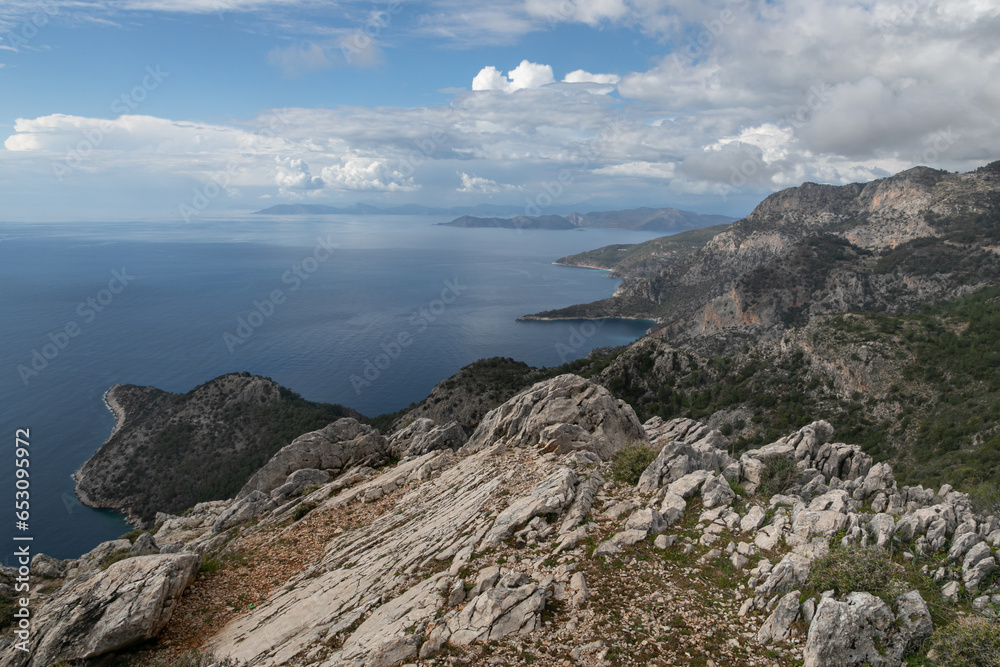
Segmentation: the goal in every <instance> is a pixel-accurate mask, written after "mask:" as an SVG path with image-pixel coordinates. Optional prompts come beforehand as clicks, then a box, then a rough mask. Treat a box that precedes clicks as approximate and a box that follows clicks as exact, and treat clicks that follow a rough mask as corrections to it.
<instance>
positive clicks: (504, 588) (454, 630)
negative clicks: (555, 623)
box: [447, 572, 546, 646]
mask: <svg viewBox="0 0 1000 667" xmlns="http://www.w3.org/2000/svg"><path fill="white" fill-rule="evenodd" d="M545 595H546V591H545V590H544V589H543V588H541V587H540V586H538V584H536V583H535V582H533V581H532V580H531V579H530V578H529V577H528V576H527V575H525V574H523V573H521V572H510V573H507V574H505V575H503V576H502V577H500V580H499V581H497V584H496V586H494V587H493V588H491V589H490V590H488V591H486V592H485V593H482V594H480V595H479V596H478V597H476V599H474V600H470V601H469V603H468V604H467V605H466V606H465V607H464V608H463V609H462V611H461V612H460V613H459V614H458V615H457V616H455V617H454V618H452V619H450V620H449V621H448V623H447V632H448V640H447V641H448V642H450V643H452V644H456V645H459V646H462V645H465V644H471V643H472V642H476V641H484V642H485V641H491V640H496V639H501V638H503V637H506V636H507V635H510V634H514V633H516V632H531V631H532V630H534V629H535V627H536V626H537V625H538V623H539V618H540V617H539V614H540V613H541V611H542V610H543V609H544V608H545Z"/></svg>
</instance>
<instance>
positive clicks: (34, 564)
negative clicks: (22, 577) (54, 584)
mask: <svg viewBox="0 0 1000 667" xmlns="http://www.w3.org/2000/svg"><path fill="white" fill-rule="evenodd" d="M66 565H67V561H64V560H59V559H58V558H52V557H51V556H46V555H45V554H35V557H34V558H32V559H31V574H32V575H34V576H36V577H43V578H45V579H60V578H62V577H63V576H64V575H65V574H66Z"/></svg>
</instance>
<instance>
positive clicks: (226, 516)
mask: <svg viewBox="0 0 1000 667" xmlns="http://www.w3.org/2000/svg"><path fill="white" fill-rule="evenodd" d="M275 507H277V503H275V502H274V501H273V500H271V497H270V496H268V495H267V494H266V493H264V492H263V491H253V492H251V493H250V494H249V495H247V496H244V497H243V498H241V499H239V500H237V501H235V502H234V503H233V504H232V505H230V506H229V509H227V510H226V511H225V512H223V513H222V514H221V515H220V516H219V518H218V519H216V521H215V525H214V526H212V531H213V532H216V533H221V532H222V531H224V530H229V529H230V528H232V527H233V526H237V525H239V524H241V523H243V522H244V521H250V520H251V519H254V518H256V517H258V516H260V515H262V514H266V513H267V512H270V511H271V510H273V509H274V508H275Z"/></svg>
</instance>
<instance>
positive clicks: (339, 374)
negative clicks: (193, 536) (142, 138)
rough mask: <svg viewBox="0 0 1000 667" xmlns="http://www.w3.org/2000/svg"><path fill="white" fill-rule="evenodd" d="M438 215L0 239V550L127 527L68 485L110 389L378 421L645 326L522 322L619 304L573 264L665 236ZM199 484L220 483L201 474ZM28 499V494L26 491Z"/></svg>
mask: <svg viewBox="0 0 1000 667" xmlns="http://www.w3.org/2000/svg"><path fill="white" fill-rule="evenodd" d="M442 221H444V220H443V219H439V218H434V217H432V216H419V217H417V216H414V217H409V216H360V217H350V216H328V217H322V218H294V219H287V218H271V217H266V216H249V217H248V218H245V219H241V220H202V221H198V222H193V223H190V224H185V223H181V222H136V221H128V222H124V221H123V222H108V223H94V222H87V223H76V224H64V223H59V224H55V223H32V224H28V223H0V286H2V289H0V313H2V320H0V400H2V405H3V410H2V415H0V419H2V428H3V432H4V433H5V434H6V436H5V437H6V438H7V440H8V449H7V454H6V455H4V456H3V458H2V459H0V489H2V490H3V491H2V492H0V498H6V499H7V500H6V502H8V503H10V507H9V511H7V512H0V517H3V516H6V517H7V518H6V519H3V520H2V523H3V524H4V525H3V526H2V530H0V538H2V539H3V540H4V542H5V543H6V544H7V545H9V547H5V548H3V549H2V551H0V560H2V561H3V562H4V563H7V564H10V563H11V562H12V559H13V552H14V548H15V547H14V544H15V543H14V541H13V540H12V537H13V536H15V535H17V536H22V537H24V536H31V537H33V538H34V541H33V542H32V552H33V553H37V552H44V553H47V554H50V555H53V556H56V557H59V558H71V557H77V556H79V555H80V554H81V553H84V552H86V551H88V550H90V549H91V548H93V547H94V546H95V545H96V544H98V543H99V542H101V541H104V540H107V539H112V538H115V537H117V536H119V535H121V534H122V533H124V532H126V531H128V530H129V529H130V528H129V526H128V525H127V524H126V523H125V522H124V520H123V519H122V518H121V517H120V516H119V515H117V514H115V513H112V512H107V511H97V510H92V509H89V508H86V507H83V506H82V505H80V504H79V503H78V502H77V501H76V499H75V496H74V495H73V480H72V479H71V474H72V473H73V472H74V471H75V470H76V469H77V468H79V466H80V465H82V464H83V462H84V461H85V460H86V459H87V458H88V457H89V456H90V455H91V454H92V453H93V452H94V450H96V449H97V448H98V447H100V446H101V444H102V443H103V442H104V441H105V440H106V439H107V438H108V436H109V435H110V433H111V429H112V427H113V425H114V419H113V417H112V415H111V413H110V412H108V410H107V409H106V407H105V405H104V402H103V395H104V393H105V392H106V391H107V390H108V388H109V387H111V385H113V384H115V383H122V384H138V385H152V386H156V387H159V388H161V389H165V390H168V391H173V392H187V391H189V390H191V389H193V388H194V387H195V386H197V385H199V384H201V383H203V382H206V381H208V380H210V379H212V378H214V377H217V376H219V375H221V374H223V373H228V372H233V371H250V372H251V373H256V374H259V375H264V376H268V377H271V378H272V379H274V380H275V381H277V382H279V383H280V384H282V385H284V386H286V387H289V388H291V389H292V390H294V391H296V392H298V393H300V394H302V395H303V396H304V397H305V398H307V399H309V400H313V401H323V402H329V403H341V404H343V405H347V406H349V407H352V408H354V409H356V410H359V411H360V412H362V413H363V414H366V415H369V416H375V415H378V414H382V413H385V412H390V411H395V410H398V409H400V408H403V407H406V406H407V405H409V404H410V403H412V402H414V401H419V400H421V399H422V398H424V397H425V396H426V395H427V394H428V393H429V392H430V390H431V389H432V388H433V387H434V385H435V384H437V383H438V382H439V381H441V380H443V379H444V378H446V377H448V376H450V375H452V374H454V373H455V372H456V371H458V370H459V369H460V368H461V367H462V366H464V365H466V364H468V363H471V362H473V361H475V360H476V359H480V358H483V357H492V356H505V357H513V358H515V359H518V360H522V361H525V362H527V363H529V364H532V365H536V366H552V365H557V364H560V363H562V362H564V361H570V360H572V359H576V358H579V357H582V356H585V355H586V354H587V353H588V352H589V351H590V350H592V349H593V348H595V347H601V346H607V345H621V344H624V343H628V342H631V341H633V340H635V339H636V338H638V337H640V336H641V335H642V334H643V333H644V332H645V331H646V328H647V327H648V326H649V323H646V322H630V321H608V322H606V323H604V324H603V325H601V326H594V325H593V324H590V323H584V322H517V321H516V318H517V317H518V316H520V315H523V314H526V313H533V312H538V311H541V310H547V309H552V308H558V307H562V306H567V305H570V304H574V303H583V302H588V301H594V300H597V299H602V298H605V297H608V296H610V295H611V294H612V293H613V292H614V290H615V288H616V287H617V285H618V281H616V280H612V279H609V278H608V276H607V274H606V273H605V272H602V271H593V270H587V269H576V268H568V267H561V266H554V265H552V261H553V260H555V259H557V258H559V257H562V256H564V255H568V254H572V253H576V252H581V251H584V250H591V249H594V248H598V247H600V246H604V245H608V244H611V243H639V242H642V241H645V240H648V239H651V238H654V237H656V236H659V234H651V233H642V232H629V231H622V230H586V231H547V230H530V231H529V230H523V231H520V232H519V231H516V230H505V229H459V228H451V227H442V226H435V223H437V222H442ZM17 429H29V430H30V438H29V441H30V445H29V447H28V449H29V450H30V468H29V470H30V477H29V478H28V479H29V482H30V489H29V492H30V505H31V507H30V519H29V521H28V528H27V530H24V531H22V530H19V529H18V528H17V527H16V525H15V515H14V510H15V508H14V507H13V505H14V500H15V498H14V491H15V484H16V480H15V444H16V443H15V432H16V431H17ZM205 474H211V471H210V470H206V471H205ZM22 486H23V482H22Z"/></svg>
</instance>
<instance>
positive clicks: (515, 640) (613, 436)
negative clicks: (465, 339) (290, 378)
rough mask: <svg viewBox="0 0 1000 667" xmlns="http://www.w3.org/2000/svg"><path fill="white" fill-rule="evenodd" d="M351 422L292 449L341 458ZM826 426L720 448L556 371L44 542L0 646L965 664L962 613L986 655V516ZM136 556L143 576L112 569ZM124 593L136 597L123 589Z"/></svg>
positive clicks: (139, 657)
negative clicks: (262, 473) (348, 461)
mask: <svg viewBox="0 0 1000 667" xmlns="http://www.w3.org/2000/svg"><path fill="white" fill-rule="evenodd" d="M352 421H353V420H349V419H347V420H341V421H340V422H337V423H335V424H334V425H333V426H334V427H335V428H334V430H331V431H329V432H327V431H324V435H323V437H322V438H320V439H316V438H314V439H313V440H311V441H310V442H312V443H313V444H312V445H311V448H312V449H311V451H313V452H314V453H315V454H316V455H317V456H319V457H322V456H324V455H329V456H332V457H334V458H337V460H342V458H338V457H340V456H341V455H340V454H337V452H342V451H343V450H344V443H345V442H347V441H346V440H339V439H338V438H348V437H353V438H357V437H358V434H361V432H362V431H363V430H364V429H360V430H359V428H358V426H356V425H354V424H351V422H352ZM352 434H354V435H352ZM834 435H835V434H834V429H833V428H832V427H831V426H830V425H829V424H828V423H826V422H822V421H819V422H815V423H812V424H810V425H808V426H806V427H804V428H802V429H799V430H797V431H795V432H792V433H789V434H787V435H786V436H785V437H782V438H779V439H778V440H776V441H774V442H771V443H768V444H767V445H765V446H763V447H759V448H756V449H753V450H749V451H746V452H743V453H742V454H741V455H739V456H733V455H732V454H731V453H730V452H731V445H732V443H731V442H730V440H729V439H728V438H727V437H726V436H724V435H723V434H722V433H720V432H719V431H716V430H713V429H711V428H709V427H707V426H705V425H704V424H701V423H698V422H695V421H693V420H689V419H678V420H672V421H669V422H665V421H663V420H661V419H659V418H654V419H651V420H649V421H647V422H646V423H645V424H640V423H639V421H638V420H637V418H636V415H635V413H634V412H633V411H632V409H631V408H630V407H629V406H628V405H627V404H625V403H623V402H621V401H618V400H616V399H615V398H613V397H612V396H611V395H610V394H609V393H608V392H607V390H605V389H604V388H602V387H601V386H599V385H596V384H594V383H592V382H589V381H587V380H584V379H582V378H579V377H576V376H573V375H561V376H558V377H555V378H553V379H551V380H546V381H544V382H542V383H539V384H536V385H534V386H533V387H530V388H529V389H527V390H525V391H524V392H522V393H520V394H518V395H517V396H515V397H513V398H512V399H511V400H510V401H508V402H506V403H504V404H503V405H501V406H499V407H498V408H496V409H495V410H493V411H491V412H490V413H489V414H487V415H486V417H485V418H484V419H483V420H482V421H481V423H480V426H479V427H478V428H477V429H476V430H475V432H474V433H472V435H471V436H470V437H469V439H468V441H467V442H466V443H465V444H463V445H461V446H458V443H457V442H456V443H454V445H453V446H458V449H455V450H453V449H452V448H451V447H448V446H446V447H444V448H442V449H436V450H434V451H429V452H427V453H417V452H416V451H413V450H407V451H406V452H404V454H405V455H404V457H403V458H402V459H401V460H400V461H399V462H398V463H395V464H393V465H391V466H389V467H386V468H383V469H381V470H374V469H372V468H369V467H365V466H364V465H363V464H357V465H353V466H351V467H347V468H346V469H343V468H342V469H339V470H338V469H328V470H319V469H308V468H306V469H300V470H296V471H293V472H291V473H290V474H289V475H288V478H287V481H286V482H285V483H284V484H283V485H281V486H279V487H276V488H272V489H270V490H269V491H268V490H266V488H265V487H259V488H255V489H254V490H253V492H251V493H249V494H246V495H242V497H239V498H236V499H233V500H229V501H220V502H213V503H203V504H200V505H198V506H196V507H195V508H193V510H192V511H191V512H189V513H187V514H186V515H185V516H174V515H168V514H161V515H158V517H157V519H158V521H157V524H158V525H157V529H156V532H155V533H153V534H144V535H143V536H142V537H140V538H139V539H137V540H136V541H135V543H134V544H132V545H130V544H129V541H128V540H124V541H121V542H118V543H107V544H105V545H101V546H100V547H98V549H96V550H95V552H94V553H92V554H88V555H87V556H85V557H83V558H81V559H80V560H78V561H70V562H60V561H52V559H45V557H43V556H37V557H36V561H35V567H36V569H37V571H38V572H45V573H46V575H47V576H50V577H53V579H51V580H50V584H51V585H53V586H55V587H56V590H55V592H53V593H52V594H51V595H52V599H51V601H50V602H48V603H46V604H45V605H44V606H43V607H42V608H41V610H40V611H39V615H38V616H37V622H38V625H37V626H36V628H35V632H34V635H33V638H32V640H31V641H32V643H31V651H29V652H28V653H22V652H18V651H16V649H13V648H12V647H9V646H8V647H7V648H6V649H4V650H5V653H4V654H3V659H4V664H11V665H17V666H18V667H25V666H26V667H35V666H36V665H37V666H40V665H51V664H54V663H56V662H57V661H59V660H67V661H71V660H77V659H82V658H95V657H97V656H98V654H103V655H104V656H105V657H107V655H108V652H117V653H118V659H119V660H126V661H133V662H131V663H130V662H125V663H124V664H141V661H143V660H146V661H150V660H160V661H161V662H159V663H148V662H147V664H171V662H170V661H171V660H175V661H176V660H179V659H180V658H179V656H182V655H186V654H187V652H188V651H189V650H190V649H198V650H200V651H201V652H202V654H203V655H204V656H213V658H212V660H214V661H215V664H220V665H222V664H225V665H270V666H278V665H324V666H330V667H332V666H340V665H356V666H358V667H361V666H365V667H372V666H389V665H402V664H408V665H418V664H421V665H423V664H427V665H430V664H436V665H442V664H446V665H460V664H465V665H469V664H476V665H478V664H512V665H521V664H539V665H565V664H582V665H602V664H608V665H669V664H702V665H711V664H715V665H774V664H777V665H782V666H784V665H793V664H804V665H808V666H810V667H834V666H836V667H845V666H851V665H858V666H860V665H865V664H871V665H893V666H896V665H901V664H902V663H903V660H904V659H907V660H909V661H910V662H909V663H908V664H923V663H920V662H914V661H920V660H925V659H926V656H928V655H930V656H931V659H933V660H937V661H938V662H936V663H935V664H959V663H951V662H949V660H950V659H951V658H952V657H953V656H954V655H955V651H956V650H957V649H956V648H955V637H959V638H961V637H963V636H965V635H962V634H961V633H962V632H965V629H966V628H967V627H971V628H972V630H970V631H969V632H971V633H972V634H970V635H969V636H974V637H978V639H976V640H972V641H973V643H972V644H971V646H972V648H973V649H974V650H976V651H979V652H981V653H983V654H987V653H988V652H990V651H992V653H991V655H993V656H994V657H993V658H992V660H995V659H996V658H997V657H1000V640H998V639H997V632H996V630H995V629H993V630H991V629H990V628H995V625H992V624H993V623H994V621H992V620H990V619H993V618H994V615H995V614H996V610H997V609H998V608H1000V587H998V582H997V576H996V572H997V558H996V553H995V550H996V548H997V547H998V546H1000V520H998V519H997V517H996V516H993V515H991V514H989V513H987V512H983V511H982V510H980V509H977V508H976V507H974V505H973V504H972V502H971V500H970V498H969V496H967V495H965V494H962V493H958V492H956V491H954V490H952V489H951V488H950V487H948V486H945V487H942V488H940V489H927V488H923V487H920V486H913V487H910V486H901V485H900V484H898V483H897V482H896V480H895V478H894V475H893V471H892V469H891V467H890V466H888V465H886V464H875V463H873V461H872V459H871V457H869V456H868V455H866V454H865V453H864V452H863V451H861V449H860V448H859V447H858V446H856V445H851V444H843V443H841V442H838V441H837V440H836V439H835V438H834ZM303 437H305V436H303ZM397 437H398V434H395V433H393V434H390V437H389V439H388V440H389V441H392V440H394V439H397ZM324 443H325V444H324ZM293 444H294V443H293ZM292 446H293V445H289V447H292ZM276 460H279V461H281V462H282V463H281V464H280V466H278V467H280V468H281V472H282V473H284V472H286V471H288V470H289V469H290V468H291V467H294V466H290V465H289V462H290V461H292V460H293V457H291V456H289V455H287V454H285V455H281V454H279V458H278V459H276ZM324 461H325V459H324ZM307 463H308V462H304V463H303V465H305V464H307ZM318 465H326V463H325V462H323V463H320V464H318ZM268 466H270V467H271V468H273V469H277V468H276V467H275V466H274V465H272V464H271V463H269V464H268ZM265 469H267V466H266V467H265ZM323 475H327V478H326V479H324V478H323ZM279 476H280V475H279ZM302 478H310V479H312V480H314V481H313V482H312V483H311V484H308V485H299V486H298V487H297V488H289V487H288V485H289V484H291V485H293V486H294V485H295V483H296V480H297V479H302ZM275 479H277V477H275ZM266 486H267V487H270V486H273V484H268V485H266ZM157 551H159V552H161V554H160V555H155V552H157ZM162 552H169V553H168V554H166V555H164V554H163V553H162ZM144 553H145V554H146V555H142V554H144ZM171 554H172V555H171ZM199 557H200V558H201V561H202V562H203V563H205V564H206V565H203V566H202V570H201V573H200V574H199V575H198V576H197V577H196V578H195V579H194V581H193V582H190V583H189V579H190V572H191V570H190V567H191V562H194V563H197V562H198V558H199ZM185 559H187V560H185ZM191 559H193V561H192V560H191ZM108 563H111V564H110V565H108ZM102 567H104V568H106V569H103V570H102V569H101V568H102ZM139 573H149V576H150V577H153V576H156V577H162V578H163V582H164V583H163V586H162V587H161V586H157V587H155V590H156V591H161V592H158V593H157V594H156V596H155V597H148V598H147V593H146V590H147V589H148V585H147V586H145V587H143V586H140V587H138V588H137V587H135V586H130V585H128V582H130V581H134V580H136V579H135V577H137V576H139ZM154 573H156V574H154ZM182 590H183V591H184V592H183V593H181V592H180V591H182ZM81 599H86V600H87V601H88V602H87V603H86V604H87V607H86V609H87V610H88V611H83V610H82V608H80V607H78V606H74V605H78V604H79V603H78V602H76V601H77V600H81ZM140 599H141V600H143V602H142V603H141V608H142V609H144V610H148V611H144V612H143V615H142V616H141V618H139V617H138V616H137V617H135V618H133V617H130V616H129V615H127V614H122V613H121V611H120V610H124V609H136V608H139V606H140V603H139V600H140ZM37 602H41V600H38V601H37ZM70 609H80V611H77V612H70V611H66V610H70ZM977 624H978V625H977ZM984 624H985V625H984ZM157 631H159V635H158V636H159V639H158V640H156V641H154V642H153V643H149V642H146V643H145V644H142V643H141V642H143V641H144V640H145V639H146V638H147V637H149V636H150V634H151V633H156V632H157ZM976 633H979V634H976ZM959 643H960V642H959ZM130 644H131V645H133V646H138V648H133V649H127V648H125V647H126V646H127V645H130ZM201 664H210V663H209V661H208V658H206V660H205V661H204V662H202V663H201ZM962 664H979V663H962ZM982 664H987V663H982ZM988 664H993V663H992V662H991V663H988Z"/></svg>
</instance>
